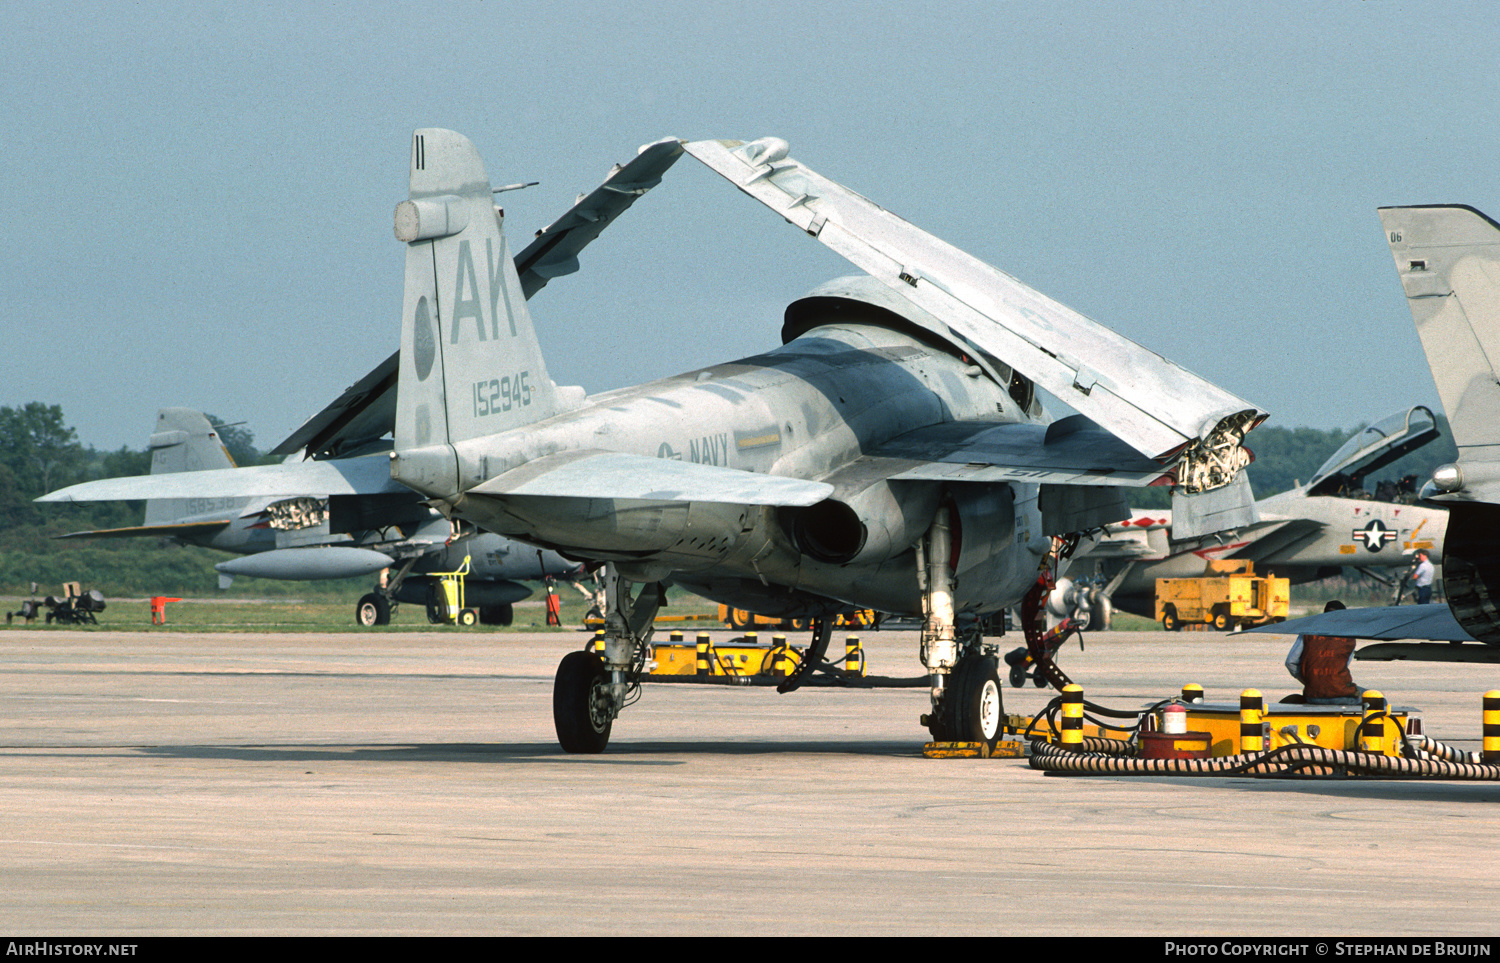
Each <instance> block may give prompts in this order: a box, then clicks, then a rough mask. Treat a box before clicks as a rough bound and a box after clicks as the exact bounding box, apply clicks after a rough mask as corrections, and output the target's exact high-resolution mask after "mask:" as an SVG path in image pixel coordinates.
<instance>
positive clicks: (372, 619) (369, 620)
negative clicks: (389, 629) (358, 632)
mask: <svg viewBox="0 0 1500 963" xmlns="http://www.w3.org/2000/svg"><path fill="white" fill-rule="evenodd" d="M354 622H355V624H357V625H363V626H365V627H366V628H369V627H370V626H372V625H390V624H391V603H389V602H387V601H386V600H385V598H384V597H383V596H380V595H376V594H375V593H374V592H371V593H369V594H368V595H366V596H364V597H363V598H361V599H360V600H359V603H358V604H357V605H355V606H354Z"/></svg>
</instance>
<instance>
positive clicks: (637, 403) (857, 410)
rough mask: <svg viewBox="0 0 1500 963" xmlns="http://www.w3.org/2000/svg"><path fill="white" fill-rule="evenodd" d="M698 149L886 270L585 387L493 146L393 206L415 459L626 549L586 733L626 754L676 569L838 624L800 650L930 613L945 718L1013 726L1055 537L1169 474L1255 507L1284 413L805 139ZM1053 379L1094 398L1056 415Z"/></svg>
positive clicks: (594, 671) (715, 595)
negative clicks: (842, 626) (538, 305)
mask: <svg viewBox="0 0 1500 963" xmlns="http://www.w3.org/2000/svg"><path fill="white" fill-rule="evenodd" d="M681 149H682V150H683V151H685V152H686V153H688V154H689V155H691V156H693V157H695V158H696V159H698V160H699V161H701V162H703V163H705V164H706V165H708V166H709V167H710V168H712V169H714V170H715V171H717V172H718V173H720V174H722V175H723V176H724V177H726V178H727V179H729V180H730V181H731V182H732V183H734V184H735V185H736V186H738V187H739V188H740V189H741V190H743V191H745V192H746V193H748V194H750V195H751V196H752V197H755V198H756V199H758V200H760V201H762V202H763V203H765V204H767V205H768V206H770V207H771V208H772V209H773V210H774V211H776V212H777V213H779V214H781V215H782V216H783V217H785V218H786V219H787V220H788V221H790V222H791V223H793V224H794V225H796V226H797V227H799V228H801V229H802V230H804V231H805V232H806V233H808V234H809V235H811V236H813V237H815V238H817V239H818V240H819V241H821V242H822V243H824V244H826V245H828V246H829V247H830V248H832V249H833V250H835V251H837V252H838V253H840V254H843V255H844V256H845V257H846V258H848V259H849V260H850V261H852V262H853V263H854V264H855V265H856V266H857V267H859V268H861V269H862V270H864V271H865V272H866V275H865V276H861V277H856V278H846V279H842V280H838V281H834V282H831V283H829V284H827V285H824V286H823V287H820V288H818V289H816V290H814V291H813V292H811V293H810V294H809V295H807V296H806V297H804V298H801V299H800V300H797V301H795V302H794V303H792V304H791V306H790V307H788V308H787V310H786V315H785V320H784V323H783V325H782V330H781V340H782V342H783V343H782V345H781V346H780V347H776V348H773V349H771V350H768V351H766V352H765V353H763V354H759V355H756V356H754V357H749V358H743V359H741V360H738V361H733V362H730V363H728V364H722V365H716V366H714V367H710V368H705V369H703V370H700V371H691V372H688V373H686V374H682V375H678V376H676V377H672V378H666V379H664V380H661V381H656V382H652V383H650V384H646V385H641V386H639V387H633V388H626V389H621V390H617V391H611V392H607V393H604V394H600V395H595V396H592V397H588V396H585V394H584V392H583V391H582V389H578V388H566V387H559V386H557V385H554V384H553V382H552V381H551V380H550V379H549V377H548V375H547V368H546V365H545V363H544V361H543V359H542V356H541V352H540V350H539V348H538V345H537V341H536V337H535V334H534V331H533V326H532V319H531V316H530V313H529V311H528V309H527V305H526V301H525V298H524V297H522V295H521V291H520V288H519V285H518V281H517V275H516V272H515V269H514V266H513V264H512V259H511V258H510V256H509V255H508V253H507V249H506V242H505V238H504V235H503V233H502V220H503V215H502V213H501V212H500V210H499V209H498V208H496V207H495V206H494V203H493V201H492V199H491V188H490V182H489V178H488V176H487V174H486V172H485V168H484V164H483V162H482V161H481V159H480V157H479V155H478V153H477V152H476V150H475V149H474V147H473V145H472V144H470V142H469V141H468V140H466V139H465V138H464V137H462V136H460V135H458V134H456V133H453V132H452V131H446V130H437V129H428V130H419V131H417V132H416V134H415V135H414V137H413V140H412V151H411V168H410V175H411V176H410V196H409V198H408V199H407V200H406V201H403V202H402V203H400V204H399V205H398V206H397V208H396V214H395V233H396V237H397V238H398V239H399V240H400V241H402V242H404V243H405V244H406V281H405V295H404V305H403V309H402V343H401V350H400V364H399V382H398V390H397V404H396V423H395V448H394V451H392V453H391V456H390V457H391V477H392V478H394V479H395V480H397V481H399V482H401V483H403V484H405V485H407V486H409V487H411V488H413V489H415V490H416V491H418V492H420V493H421V494H423V495H424V496H426V497H427V499H428V501H429V504H431V505H433V506H434V507H436V508H438V509H439V510H441V511H443V512H444V513H445V514H448V515H450V516H454V517H459V518H462V519H465V520H469V521H472V522H474V523H475V524H477V525H479V526H480V527H482V528H485V529H487V530H489V531H493V532H496V533H500V534H504V535H510V536H514V537H517V538H520V539H523V540H525V541H527V542H531V543H533V544H537V545H543V546H546V547H549V548H553V549H555V550H557V551H558V552H561V553H562V554H564V555H565V556H568V557H570V558H578V559H586V560H590V561H593V562H602V563H605V572H606V577H605V584H606V593H607V597H608V612H607V613H606V629H605V632H606V639H605V644H604V651H603V654H602V656H601V655H598V654H595V653H592V652H574V653H571V654H569V655H568V656H567V657H566V658H565V659H564V660H563V662H562V664H561V665H560V667H559V669H558V672H557V678H556V682H555V688H554V702H553V708H554V721H555V723H556V727H557V734H558V738H559V741H560V742H561V744H562V746H563V748H564V749H566V750H568V751H572V752H598V751H601V750H602V749H604V747H605V745H606V744H607V742H608V739H609V736H610V732H611V729H612V726H613V722H614V720H615V718H616V716H617V715H618V714H619V712H620V709H621V708H622V706H623V705H625V703H626V701H627V696H628V694H629V693H630V692H631V691H632V689H633V688H634V686H635V684H636V681H635V680H636V673H637V672H638V671H639V669H640V666H641V663H642V661H643V658H644V651H645V649H644V647H645V645H646V643H647V640H648V639H649V637H650V633H651V624H652V619H653V616H654V614H655V612H656V610H657V606H658V604H659V600H660V598H661V592H662V590H663V586H665V585H666V584H667V583H668V582H672V583H676V584H678V585H682V586H685V587H687V588H690V589H692V590H693V591H696V592H698V593H701V594H702V595H704V596H706V597H708V598H711V599H715V600H717V601H720V602H723V603H726V604H729V605H732V606H734V607H737V608H745V609H751V610H754V611H758V612H764V613H767V614H773V615H783V616H799V617H813V618H819V619H822V620H823V621H822V623H821V625H820V626H819V628H818V629H817V630H815V633H814V638H813V642H812V644H811V645H810V647H809V650H808V657H807V659H805V660H804V665H810V664H812V663H816V662H817V661H819V660H820V659H821V656H822V653H823V650H824V647H826V644H827V641H828V636H829V633H830V621H829V620H828V617H829V616H832V615H834V614H835V613H838V612H842V611H848V610H852V609H855V608H874V609H879V610H881V611H885V612H895V613H909V614H920V615H922V616H924V617H925V622H924V626H923V629H922V633H921V646H920V656H921V660H922V663H923V666H924V667H925V670H926V672H927V673H928V674H929V676H930V679H931V700H932V711H931V712H930V713H929V714H928V715H927V716H926V717H925V720H926V723H927V725H928V727H929V729H930V730H931V731H932V732H933V733H934V735H935V736H938V737H947V738H973V739H986V738H988V739H992V738H994V736H995V734H996V732H997V729H998V726H999V725H1000V722H1001V715H1002V713H1001V693H1000V684H999V679H998V676H997V671H996V659H995V657H994V655H993V648H992V647H987V646H986V645H985V644H984V642H983V636H982V633H983V627H984V626H985V624H986V620H985V618H984V617H985V616H988V615H991V614H993V613H996V612H998V611H1000V610H1002V609H1004V608H1005V607H1007V606H1010V605H1012V604H1015V603H1016V602H1017V601H1019V600H1020V599H1021V598H1022V597H1023V596H1024V595H1025V594H1026V593H1027V591H1028V590H1029V589H1030V588H1031V587H1032V586H1033V585H1034V584H1035V583H1036V582H1037V576H1038V568H1039V565H1040V564H1041V563H1042V562H1043V561H1044V559H1045V558H1047V556H1048V555H1049V553H1050V552H1051V551H1052V549H1053V545H1054V540H1053V536H1067V535H1069V534H1070V533H1077V532H1081V531H1084V530H1087V529H1092V528H1097V527H1099V526H1101V525H1104V524H1106V523H1108V522H1111V521H1117V520H1120V519H1123V518H1127V517H1129V514H1130V512H1129V509H1128V508H1127V507H1126V502H1125V499H1124V497H1123V492H1124V490H1125V489H1126V488H1128V487H1130V486H1140V485H1150V484H1170V485H1174V486H1175V488H1176V490H1177V491H1178V492H1179V493H1180V494H1182V495H1183V496H1184V498H1183V499H1181V501H1182V503H1183V504H1184V505H1187V504H1189V503H1191V504H1192V505H1193V506H1194V511H1193V513H1192V514H1194V515H1195V517H1203V518H1212V517H1214V516H1215V514H1216V513H1217V512H1219V511H1220V510H1221V506H1219V505H1205V504H1204V502H1205V500H1208V501H1212V500H1215V499H1218V500H1219V501H1224V502H1228V503H1233V502H1234V499H1235V498H1240V497H1242V496H1243V494H1244V486H1243V484H1242V483H1243V478H1242V477H1241V476H1240V475H1239V472H1240V470H1241V469H1242V468H1243V467H1244V465H1245V464H1247V463H1248V460H1249V454H1248V452H1246V451H1245V450H1244V449H1243V448H1242V447H1241V442H1242V440H1243V438H1244V435H1245V433H1246V432H1247V431H1248V430H1249V429H1251V428H1252V427H1254V426H1255V425H1256V424H1258V423H1259V422H1260V421H1261V420H1262V419H1263V418H1264V417H1265V415H1264V414H1263V413H1262V412H1260V411H1259V410H1258V409H1256V408H1255V407H1254V406H1252V405H1250V404H1248V403H1247V402H1244V401H1242V400H1240V399H1239V398H1236V397H1234V396H1233V395H1231V394H1229V393H1227V392H1225V391H1223V390H1221V389H1219V388H1216V387H1215V386H1213V385H1211V384H1208V383H1207V382H1205V381H1203V380H1202V379H1199V378H1197V377H1196V376H1194V375H1192V374H1190V373H1188V372H1187V371H1185V370H1183V369H1181V368H1179V367H1177V366H1176V365H1173V364H1172V363H1170V362H1168V361H1166V360H1165V359H1163V358H1161V357H1160V356H1158V355H1156V354H1153V353H1152V352H1150V351H1148V350H1146V349H1144V348H1142V347H1140V346H1139V345H1137V344H1135V343H1133V342H1131V341H1129V340H1127V339H1125V338H1123V337H1120V336H1119V335H1116V334H1114V333H1113V332H1111V331H1109V330H1107V329H1105V328H1104V327H1102V326H1100V325H1098V324H1096V323H1095V322H1093V321H1090V320H1088V319H1086V318H1084V317H1082V316H1081V315H1079V314H1076V313H1075V312H1073V311H1071V310H1069V309H1067V308H1065V307H1063V306H1062V305H1060V304H1058V303H1056V302H1054V301H1051V300H1050V299H1048V298H1046V297H1044V296H1042V295H1040V294H1038V293H1037V292H1035V291H1033V290H1031V289H1030V288H1028V287H1026V286H1025V285H1023V284H1021V283H1019V282H1017V281H1016V280H1014V279H1012V278H1010V277H1009V276H1007V275H1005V274H1003V273H1001V272H1000V271H997V270H996V269H994V268H992V267H990V266H988V265H986V264H984V263H982V262H980V261H978V260H976V259H974V258H972V257H969V256H968V255H966V254H964V253H963V252H961V251H958V250H957V249H955V248H953V247H951V246H949V245H947V244H945V243H943V242H942V241H939V240H938V239H936V238H934V237H932V236H931V235H928V234H926V233H924V232H923V231H921V230H919V229H917V228H916V227H914V226H912V225H910V224H908V223H907V222H905V221H903V220H901V219H900V218H898V217H896V216H894V215H892V214H890V213H889V212H887V211H885V210H883V209H881V208H879V207H877V206H876V205H874V204H872V203H871V202H869V201H868V200H866V199H864V198H863V197H861V196H859V195H858V194H855V193H853V192H852V191H849V190H847V189H845V188H843V187H840V186H839V185H837V184H835V183H833V182H831V181H829V180H826V179H824V178H822V177H820V176H818V175H817V174H814V173H813V172H811V171H809V170H807V169H806V168H805V167H803V166H802V165H801V164H799V163H797V162H796V161H795V160H792V159H791V158H789V157H788V156H787V146H786V144H785V142H783V141H779V140H776V139H769V138H768V139H763V140H759V141H754V142H751V143H741V142H738V141H701V142H695V143H687V144H682V145H681ZM1038 386H1040V387H1043V388H1046V389H1047V390H1049V391H1052V392H1053V393H1054V394H1056V395H1058V396H1059V397H1062V398H1063V399H1064V400H1065V401H1066V402H1067V403H1068V404H1069V405H1071V406H1073V407H1074V408H1075V409H1077V410H1078V411H1079V412H1080V413H1081V414H1078V415H1075V416H1071V417H1068V418H1065V419H1062V420H1060V421H1055V422H1051V423H1050V424H1049V423H1048V422H1047V419H1046V416H1045V415H1044V413H1043V411H1042V409H1041V407H1040V405H1039V404H1038V403H1037V400H1036V398H1035V397H1034V392H1035V390H1036V387H1038ZM1200 492H1203V493H1207V494H1197V493H1200ZM1188 496H1191V497H1188ZM1222 510H1223V511H1225V512H1230V511H1231V510H1232V506H1225V507H1223V509H1222ZM1178 514H1179V517H1180V518H1181V517H1185V516H1186V515H1187V514H1189V513H1188V512H1186V511H1185V510H1184V509H1183V508H1179V509H1178Z"/></svg>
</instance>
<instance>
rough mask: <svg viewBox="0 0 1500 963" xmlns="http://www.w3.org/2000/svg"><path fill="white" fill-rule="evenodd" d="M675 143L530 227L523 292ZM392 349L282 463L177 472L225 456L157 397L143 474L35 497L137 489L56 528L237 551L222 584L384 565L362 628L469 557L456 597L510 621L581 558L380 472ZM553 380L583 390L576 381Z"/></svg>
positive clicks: (364, 604)
mask: <svg viewBox="0 0 1500 963" xmlns="http://www.w3.org/2000/svg"><path fill="white" fill-rule="evenodd" d="M681 153H682V151H681V149H680V147H679V146H678V144H677V142H676V141H668V142H663V143H658V144H648V145H646V146H645V147H643V148H642V149H641V150H640V151H639V153H638V154H637V156H636V157H635V158H633V159H632V160H631V161H630V162H629V163H626V164H624V165H619V164H617V165H615V166H614V167H613V168H612V169H611V170H610V172H609V175H608V176H607V177H606V178H605V179H604V181H603V183H601V184H600V185H599V187H597V188H595V189H594V190H593V191H591V192H588V193H585V194H580V195H579V197H578V199H577V200H576V201H575V202H574V204H573V206H572V207H571V208H569V210H568V211H567V212H566V213H564V214H563V216H562V217H560V218H558V219H557V220H555V221H553V222H552V223H551V224H549V225H547V226H546V227H545V228H543V229H541V230H539V231H537V232H536V236H535V238H534V239H533V240H532V241H531V243H529V244H528V245H527V246H526V247H525V248H523V249H522V251H521V253H520V254H518V255H516V258H515V264H514V267H515V271H516V274H517V278H518V282H519V288H520V291H521V295H522V297H523V298H527V299H529V298H530V297H531V296H532V295H534V294H536V292H538V291H540V290H541V289H542V288H544V287H546V285H547V283H548V282H549V281H551V280H553V279H554V278H559V277H563V276H565V275H568V274H571V273H573V272H575V271H577V270H578V268H579V261H578V257H579V254H580V253H581V252H582V251H583V249H584V248H585V247H587V246H588V245H589V244H590V243H591V242H592V241H593V240H594V239H595V238H597V237H598V236H599V235H600V234H601V233H602V232H603V231H604V229H605V228H607V227H608V226H609V225H610V224H612V223H613V222H614V220H615V219H616V218H617V217H619V216H620V215H621V214H623V213H624V212H625V211H627V210H628V209H629V208H630V207H631V205H632V204H634V203H635V201H636V200H637V199H639V198H640V197H642V196H644V195H645V194H646V193H647V192H648V191H650V190H651V188H653V187H655V186H656V185H657V184H658V183H660V182H661V177H662V175H663V174H664V173H665V172H666V171H667V170H668V169H669V168H670V167H671V166H672V164H673V163H675V162H676V160H677V158H678V157H680V156H681ZM521 186H526V185H511V186H510V187H504V188H499V189H497V190H496V191H495V193H499V192H500V191H504V190H508V189H511V188H514V187H521ZM397 358H398V355H397V354H392V355H391V356H390V357H389V358H387V359H386V360H385V361H383V362H381V363H380V364H379V365H377V366H376V367H375V368H374V369H373V370H372V371H370V372H369V373H368V374H366V375H365V376H364V377H362V378H360V379H359V380H358V381H356V382H355V383H354V384H353V385H351V386H350V387H349V388H347V389H345V391H344V392H343V393H342V394H341V395H340V396H339V397H338V398H337V399H335V400H334V401H333V402H332V403H331V404H329V405H328V406H327V407H326V408H324V409H323V410H322V411H320V412H319V413H318V414H316V415H314V416H313V417H312V418H310V419H308V421H307V422H306V423H304V424H303V425H302V426H301V427H300V428H298V429H297V431H295V432H293V434H292V435H291V436H290V437H288V438H287V439H286V440H285V441H283V442H282V443H281V444H280V445H278V446H276V448H274V449H273V450H272V451H271V452H270V454H272V455H281V456H286V457H287V459H288V461H287V462H286V463H284V464H282V465H276V466H257V467H255V468H245V469H236V470H235V472H234V474H233V475H230V476H227V477H225V480H224V482H223V484H224V486H225V487H215V484H216V483H215V482H214V481H213V479H212V477H211V476H206V475H192V476H188V475H183V474H180V473H182V472H205V471H207V472H215V471H216V472H220V473H222V472H223V471H225V470H228V469H234V468H235V465H234V462H233V459H231V458H230V457H229V454H228V452H227V451H226V450H225V449H224V447H223V445H222V444H221V443H220V441H219V439H218V437H217V434H216V433H215V432H214V430H213V427H212V425H210V424H209V423H208V420H207V419H206V418H204V417H203V415H202V414H201V413H200V412H196V411H193V410H192V409H183V408H168V409H163V410H162V411H161V413H160V414H159V416H158V425H157V430H156V432H155V433H154V434H153V435H152V436H151V442H150V447H151V454H152V468H151V475H149V476H142V477H138V478H122V479H105V480H102V481H96V482H87V483H84V484H81V485H75V486H72V487H71V488H67V489H63V490H61V491H57V492H52V493H50V494H48V495H46V496H43V497H42V498H40V499H38V501H46V502H58V501H113V500H138V499H145V500H146V504H147V509H146V520H145V524H144V525H141V526H135V527H131V528H124V529H114V530H109V531H96V532H75V533H73V534H72V535H70V536H65V537H75V538H77V537H116V538H119V537H132V536H157V537H171V538H174V539H177V540H179V541H184V542H190V543H192V544H197V545H203V546H206V547H209V548H216V549H221V550H224V551H228V552H234V553H237V554H241V555H243V556H245V557H243V558H238V559H232V560H230V561H226V562H221V563H219V564H218V565H216V566H215V568H216V569H217V570H218V571H219V573H220V582H221V585H224V584H226V580H228V579H232V578H234V577H235V576H237V575H243V576H246V577H255V578H275V579H290V580H296V581H301V580H309V579H326V578H350V577H355V576H359V575H366V574H371V573H374V572H379V571H382V570H385V569H393V570H394V571H393V573H392V575H391V577H390V578H389V579H388V580H383V581H382V582H381V583H380V584H378V585H377V586H376V587H375V589H374V590H373V591H372V592H370V593H369V594H367V595H365V596H364V597H363V598H361V599H360V600H359V602H358V604H357V605H356V606H355V618H356V620H357V621H358V622H359V623H360V624H362V625H384V624H387V623H388V622H389V621H390V615H391V611H392V609H393V608H394V607H395V606H396V604H397V603H399V602H407V603H411V604H419V605H425V606H426V607H427V611H428V616H429V618H432V617H433V616H434V615H435V614H436V613H435V611H434V608H433V599H434V595H433V591H434V588H435V584H434V583H435V577H434V576H433V574H432V573H438V572H452V571H456V570H457V569H458V568H459V567H460V566H461V565H462V564H463V561H464V558H465V557H470V558H471V562H470V575H469V577H468V579H467V580H466V582H465V585H466V593H465V595H466V600H467V601H468V602H469V603H470V604H471V605H473V606H474V607H477V608H479V610H480V618H481V620H483V621H484V622H486V623H490V624H509V623H510V620H511V611H512V610H511V605H512V604H513V603H514V602H516V601H518V600H520V599H524V598H526V597H527V596H529V595H530V594H531V589H530V588H528V587H526V586H524V585H520V584H518V580H535V579H539V578H543V577H546V576H552V577H558V578H564V579H576V578H577V576H578V575H579V574H580V566H579V565H578V563H576V562H569V561H567V560H565V559H563V558H561V557H560V556H558V555H557V554H556V553H555V552H551V551H546V550H542V549H537V548H535V547H533V546H528V545H522V544H521V543H518V542H515V541H513V540H510V539H506V538H502V537H500V536H497V535H492V534H487V533H476V532H475V531H474V530H473V529H472V526H471V527H469V528H468V530H467V531H465V530H463V527H462V526H455V525H453V524H452V523H451V522H449V520H448V519H446V518H444V517H443V516H442V515H440V514H438V513H437V512H435V511H433V510H432V509H431V508H429V507H427V506H425V505H424V504H422V501H421V499H420V498H418V497H417V496H416V495H415V494H414V493H413V492H412V490H411V489H409V488H406V487H404V486H402V485H399V484H396V483H394V482H392V481H391V479H390V470H389V467H388V462H389V455H388V453H389V451H390V448H391V444H392V441H391V434H392V431H393V429H394V426H395V408H396V363H397ZM560 390H561V391H563V392H565V393H574V394H576V395H577V396H578V397H580V398H581V397H582V396H583V391H582V389H579V388H573V389H569V388H564V389H560ZM314 548H316V549H317V551H316V552H314V551H310V550H309V549H314ZM574 584H575V585H576V584H577V583H576V582H575V583H574ZM580 588H581V586H580ZM585 594H591V593H587V592H586V593H585Z"/></svg>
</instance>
